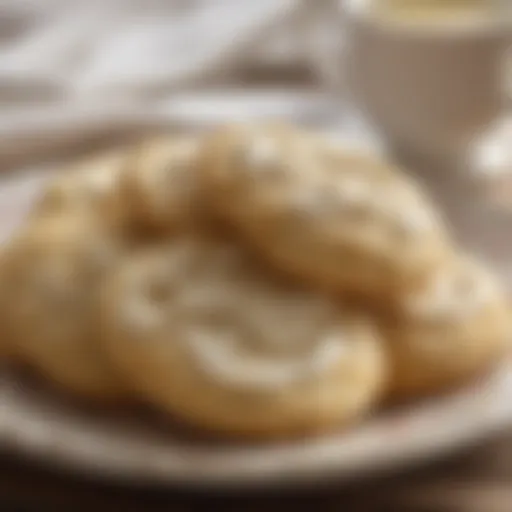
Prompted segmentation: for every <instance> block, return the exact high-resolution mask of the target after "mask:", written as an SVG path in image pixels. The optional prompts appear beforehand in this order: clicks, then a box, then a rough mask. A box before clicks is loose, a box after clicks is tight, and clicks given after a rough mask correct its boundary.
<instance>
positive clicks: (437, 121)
mask: <svg viewBox="0 0 512 512" xmlns="http://www.w3.org/2000/svg"><path fill="white" fill-rule="evenodd" d="M404 1H405V2H406V1H407V0H402V2H404ZM444 1H445V3H444V4H440V5H441V8H439V9H438V10H435V5H436V0H434V1H433V2H432V0H431V4H430V5H431V7H432V10H430V11H429V10H428V9H427V10H426V9H423V11H422V8H421V7H420V8H416V9H412V8H411V9H410V10H409V11H407V10H400V9H397V10H393V9H385V8H383V7H379V3H380V2H382V0H345V8H346V9H345V11H346V17H347V21H348V23H347V26H348V30H349V33H350V38H349V50H348V62H347V65H348V69H347V72H348V80H349V83H350V86H351V87H350V88H351V91H352V95H353V97H354V99H355V100H356V102H357V103H358V104H359V106H360V107H361V109H362V111H363V112H364V114H365V115H366V117H367V118H368V119H369V120H370V121H371V122H373V123H374V124H375V126H376V127H377V128H378V129H379V130H381V132H382V136H383V137H384V139H385V140H386V142H388V143H389V144H390V145H391V146H392V147H393V148H394V149H398V150H400V151H406V152H410V153H412V154H424V155H430V156H445V155H446V156H448V155H450V156H455V155H463V154H464V151H465V149H466V148H467V147H468V145H469V144H470V143H471V141H472V140H473V138H474V137H477V136H478V134H479V133H480V132H481V130H483V129H484V128H485V127H486V126H487V125H488V124H489V123H490V122H492V121H493V120H494V119H495V118H496V116H497V115H498V114H499V112H500V110H501V109H502V108H503V103H504V91H503V87H504V80H503V72H504V66H503V64H504V55H505V53H506V49H507V45H508V44H509V43H510V39H509V38H510V34H511V32H510V30H511V26H512V25H510V24H509V21H510V18H509V16H510V10H509V8H508V7H507V5H508V6H509V7H510V6H511V5H512V1H507V0H502V1H501V2H500V0H494V2H493V0H488V2H487V4H486V6H485V8H482V9H481V10H478V7H477V6H476V4H475V3H473V4H472V5H473V10H471V8H470V3H471V0H470V1H469V3H468V4H467V6H466V7H467V9H464V3H463V2H460V0H459V4H458V7H457V6H454V7H453V9H452V10H451V11H450V10H448V9H446V7H447V6H448V3H449V2H450V1H451V0H444ZM413 3H415V4H416V5H417V1H416V0H413ZM423 3H424V4H425V2H423ZM380 5H382V3H380ZM411 5H412V4H411V2H410V0H409V6H411ZM437 5H439V0H437ZM481 5H483V4H481ZM443 9H444V10H443Z"/></svg>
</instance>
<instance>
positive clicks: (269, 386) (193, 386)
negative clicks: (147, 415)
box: [103, 238, 385, 437]
mask: <svg viewBox="0 0 512 512" xmlns="http://www.w3.org/2000/svg"><path fill="white" fill-rule="evenodd" d="M104 299H105V307H104V308H103V310H104V311H105V312H106V313H105V319H104V320H105V326H106V327H105V332H106V336H105V343H106V346H107V349H108V351H109V353H110V354H111V357H112V359H113V360H114V361H117V362H118V365H119V369H120V370H121V371H123V372H124V373H125V374H126V375H127V376H128V380H129V381H130V382H133V383H134V386H135V387H136V388H137V390H138V391H139V392H141V393H142V394H143V395H144V396H146V398H147V399H148V400H149V401H150V402H153V403H155V404H156V405H157V406H159V407H161V408H163V409H164V410H167V411H169V412H170V413H171V414H174V415H175V416H177V417H178V418H182V419H184V420H186V421H189V422H191V423H193V424H195V425H197V426H200V427H203V428H207V429H211V430H213V431H217V432H219V433H223V434H233V435H235V436H236V435H240V436H242V437H243V436H252V435H254V436H256V437H258V436H263V437H266V436H271V437H272V436H274V435H275V436H279V435H283V434H285V433H288V432H290V433H293V432H306V431H308V430H316V429H322V428H330V427H334V426H336V425H338V424H343V423H345V422H349V421H351V420H352V419H354V418H355V417H357V416H360V415H361V414H363V413H365V412H367V411H368V409H369V408H370V407H371V405H373V404H374V403H375V400H376V398H377V397H378V395H379V393H380V391H381V389H382V387H383V384H382V383H383V379H384V375H385V362H384V355H383V354H382V351H381V349H380V346H379V344H378V342H377V339H376V338H377V334H376V333H375V332H374V330H373V328H372V326H371V324H370V322H368V321H367V320H366V319H365V318H362V317H359V316H358V315H355V314H350V313H349V312H347V311H344V310H343V309H342V308H341V306H339V305H338V304H337V303H335V302H333V301H331V300H330V299H328V298H326V297H323V296H319V295H317V294H316V293H310V292H306V291H304V290H301V289H298V288H296V287H295V286H291V285H289V284H284V283H281V282H280V281H279V280H275V279H274V276H270V275H267V274H266V273H265V272H263V270H262V269H261V268H260V267H259V266H258V265H257V264H255V263H254V262H253V261H251V259H250V258H249V257H248V256H247V255H246V254H245V253H244V252H243V251H241V250H240V249H238V248H236V247H234V246H232V245H231V244H229V243H227V242H226V243H224V242H213V241H211V240H209V241H199V240H197V239H190V238H189V239H187V240H185V239H179V240H176V241H174V242H173V243H172V244H170V245H167V246H166V247H162V248H159V249H158V250H155V252H150V253H148V254H146V255H144V256H140V257H139V258H135V259H133V260H132V261H131V262H128V263H127V264H126V265H125V266H124V267H123V268H122V269H121V270H120V271H119V272H118V274H117V276H115V278H113V279H112V281H111V282H110V283H109V285H108V287H107V290H106V293H105V295H104Z"/></svg>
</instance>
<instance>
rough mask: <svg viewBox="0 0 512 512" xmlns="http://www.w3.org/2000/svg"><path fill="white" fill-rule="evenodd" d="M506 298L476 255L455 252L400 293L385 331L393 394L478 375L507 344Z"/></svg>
mask: <svg viewBox="0 0 512 512" xmlns="http://www.w3.org/2000/svg"><path fill="white" fill-rule="evenodd" d="M510 327H511V325H510V321H509V308H508V302H507V299H506V297H505V294H504V292H503V290H501V288H500V286H499V283H498V282H497V281H496V279H495V278H494V276H492V274H491V273H490V272H489V271H488V270H487V269H486V268H485V267H484V266H483V265H482V264H481V263H480V262H478V261H476V260H475V259H474V258H470V257H468V256H463V257H458V258H457V259H455V260H454V261H452V262H450V264H449V265H447V266H446V267H445V268H443V269H442V270H440V271H439V272H438V273H437V274H436V275H435V276H433V277H432V278H431V279H430V281H429V283H428V284H427V285H426V286H424V288H423V289H422V290H421V291H416V292H415V293H411V294H409V295H408V296H406V297H404V299H403V303H402V308H401V310H400V312H399V315H397V317H396V318H394V319H393V320H392V321H390V325H387V326H386V328H385V336H386V338H387V340H388V345H389V348H390V360H391V366H392V372H391V374H392V378H391V384H390V385H391V391H390V395H391V397H392V398H409V397H415V396H418V395H425V394H430V393H434V392H436V391H438V390H443V389H445V388H450V387H452V386H456V385H458V384H462V383H464V382H466V381H468V380H470V379H471V378H473V377H475V376H478V375H479V374H480V373H482V372H484V371H485V370H486V369H488V368H489V367H490V366H491V365H492V364H493V363H495V362H496V361H498V360H499V359H500V357H501V356H503V355H504V353H505V352H506V350H507V349H508V348H509V341H510V340H509V338H510V334H511V331H510Z"/></svg>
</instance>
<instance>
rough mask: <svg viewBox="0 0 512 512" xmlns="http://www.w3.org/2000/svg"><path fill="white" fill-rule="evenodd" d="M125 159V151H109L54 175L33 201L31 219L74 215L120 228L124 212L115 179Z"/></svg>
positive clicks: (117, 180)
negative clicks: (88, 217) (96, 219)
mask: <svg viewBox="0 0 512 512" xmlns="http://www.w3.org/2000/svg"><path fill="white" fill-rule="evenodd" d="M127 158H128V155H127V154H126V150H125V151H121V150H119V151H115V152H109V153H105V154H102V155H99V156H97V157H95V158H90V159H86V160H83V161H81V162H80V163H78V164H77V165H75V166H74V167H72V168H71V169H66V170H65V171H60V172H58V173H57V174H56V175H55V176H52V178H51V179H50V180H49V183H48V185H47V187H46V188H45V189H44V190H43V193H42V194H41V196H40V197H39V198H38V199H37V200H36V202H35V204H34V207H33V209H32V215H31V217H32V218H36V219H37V218H39V217H49V216H54V215H61V214H65V215H67V214H70V213H71V212H77V213H79V214H87V215H94V216H96V217H99V218H101V221H102V222H104V223H111V224H113V225H116V226H120V225H121V224H122V223H123V222H124V220H123V219H124V217H125V216H126V212H125V211H123V210H122V207H123V206H122V204H121V202H120V198H119V179H120V175H121V173H122V171H123V168H124V166H125V165H127V162H126V160H127Z"/></svg>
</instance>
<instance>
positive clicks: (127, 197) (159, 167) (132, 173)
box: [121, 136, 199, 233]
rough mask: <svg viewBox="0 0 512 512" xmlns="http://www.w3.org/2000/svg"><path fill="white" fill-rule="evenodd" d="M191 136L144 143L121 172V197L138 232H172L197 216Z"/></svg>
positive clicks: (194, 140)
mask: <svg viewBox="0 0 512 512" xmlns="http://www.w3.org/2000/svg"><path fill="white" fill-rule="evenodd" d="M198 144H199V141H198V139H197V138H195V137H191V136H189V137H185V136H181V137H178V136H174V137H173V136H167V137H161V138H159V139H156V140H149V141H144V142H143V143H142V144H140V145H138V146H137V147H136V148H135V150H134V151H132V153H131V155H130V163H129V165H128V166H127V167H126V168H125V170H124V171H123V175H122V180H121V181H122V186H121V195H122V198H123V199H122V201H123V204H124V205H125V207H126V210H127V211H129V212H130V218H131V222H132V223H133V224H134V225H137V226H139V227H140V228H142V229H147V230H150V231H156V232H163V233H168V232H176V231H180V230H183V229H186V228H187V227H189V226H191V225H193V224H195V222H196V220H197V216H198V210H199V201H198V198H197V191H198V187H197V179H196V178H197V175H196V154H197V148H198Z"/></svg>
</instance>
